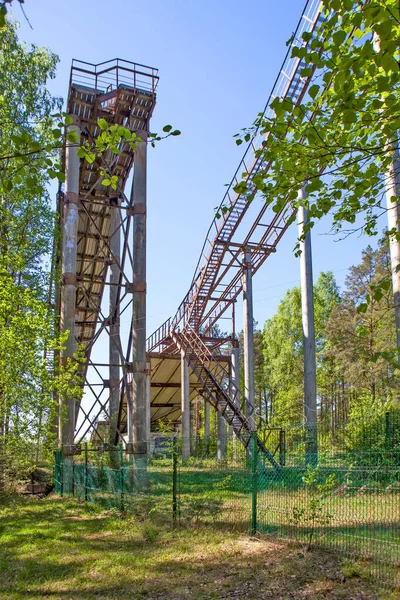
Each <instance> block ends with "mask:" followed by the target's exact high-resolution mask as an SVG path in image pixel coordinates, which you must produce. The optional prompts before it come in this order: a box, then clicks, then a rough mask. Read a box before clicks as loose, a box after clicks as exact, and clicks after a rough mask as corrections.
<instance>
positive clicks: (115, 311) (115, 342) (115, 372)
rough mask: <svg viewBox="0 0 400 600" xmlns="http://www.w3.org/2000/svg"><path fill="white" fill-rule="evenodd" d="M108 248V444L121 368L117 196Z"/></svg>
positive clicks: (113, 438)
mask: <svg viewBox="0 0 400 600" xmlns="http://www.w3.org/2000/svg"><path fill="white" fill-rule="evenodd" d="M110 205H111V209H110V211H111V212H110V250H111V253H112V256H111V257H110V258H111V269H110V284H111V285H110V319H111V324H110V339H109V353H110V406H109V411H110V444H115V443H116V442H117V439H116V430H117V419H118V411H119V401H120V398H119V394H120V378H121V370H120V367H119V366H117V365H119V364H120V362H121V357H120V353H119V339H120V310H119V302H118V284H119V281H120V258H121V257H120V254H121V232H120V213H119V200H118V198H111V200H110Z"/></svg>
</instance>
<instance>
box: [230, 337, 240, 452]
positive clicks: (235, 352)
mask: <svg viewBox="0 0 400 600" xmlns="http://www.w3.org/2000/svg"><path fill="white" fill-rule="evenodd" d="M239 389H240V368H239V346H238V345H237V342H236V346H233V348H232V354H231V398H232V400H233V402H234V403H235V405H236V406H237V407H240V398H239ZM229 435H230V436H231V437H233V443H236V437H235V436H234V431H233V427H232V425H231V426H230V427H229Z"/></svg>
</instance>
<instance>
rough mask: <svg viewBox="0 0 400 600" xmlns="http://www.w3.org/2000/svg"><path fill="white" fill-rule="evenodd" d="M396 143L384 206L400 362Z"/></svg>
mask: <svg viewBox="0 0 400 600" xmlns="http://www.w3.org/2000/svg"><path fill="white" fill-rule="evenodd" d="M396 142H397V140H396ZM396 146H397V143H394V144H393V160H392V162H391V164H390V167H389V170H388V172H387V173H386V176H385V188H386V206H387V218H388V231H392V232H393V233H392V234H391V235H390V236H389V248H390V266H391V271H392V287H393V301H394V317H395V322H396V342H397V360H398V362H399V363H400V270H399V265H400V209H399V202H400V156H399V151H398V149H397V147H396ZM392 199H393V200H392Z"/></svg>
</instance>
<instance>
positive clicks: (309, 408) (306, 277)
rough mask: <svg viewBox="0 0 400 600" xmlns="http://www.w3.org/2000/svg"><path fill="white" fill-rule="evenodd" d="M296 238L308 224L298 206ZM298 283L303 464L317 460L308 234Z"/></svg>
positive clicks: (304, 213)
mask: <svg viewBox="0 0 400 600" xmlns="http://www.w3.org/2000/svg"><path fill="white" fill-rule="evenodd" d="M305 198H306V195H305V190H304V187H303V188H302V189H301V190H300V192H299V200H300V201H303V200H305ZM297 218H298V227H299V238H300V237H302V236H303V233H304V224H306V223H307V211H306V209H305V208H304V205H303V204H300V206H299V209H298V213H297ZM300 249H301V255H300V281H301V310H302V323H303V351H304V419H305V427H306V462H307V463H313V462H316V461H317V460H318V457H317V452H318V444H317V439H318V438H317V383H316V360H315V330H314V289H313V274H312V254H311V233H310V231H308V232H307V233H306V235H305V238H304V239H303V240H302V241H300Z"/></svg>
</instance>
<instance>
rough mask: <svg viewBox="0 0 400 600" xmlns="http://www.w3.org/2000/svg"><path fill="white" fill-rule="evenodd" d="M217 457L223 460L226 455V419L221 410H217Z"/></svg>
mask: <svg viewBox="0 0 400 600" xmlns="http://www.w3.org/2000/svg"><path fill="white" fill-rule="evenodd" d="M217 430H218V440H217V459H218V460H223V459H224V458H225V456H226V443H227V440H226V421H225V419H224V417H223V416H222V415H221V413H220V412H219V411H217Z"/></svg>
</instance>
